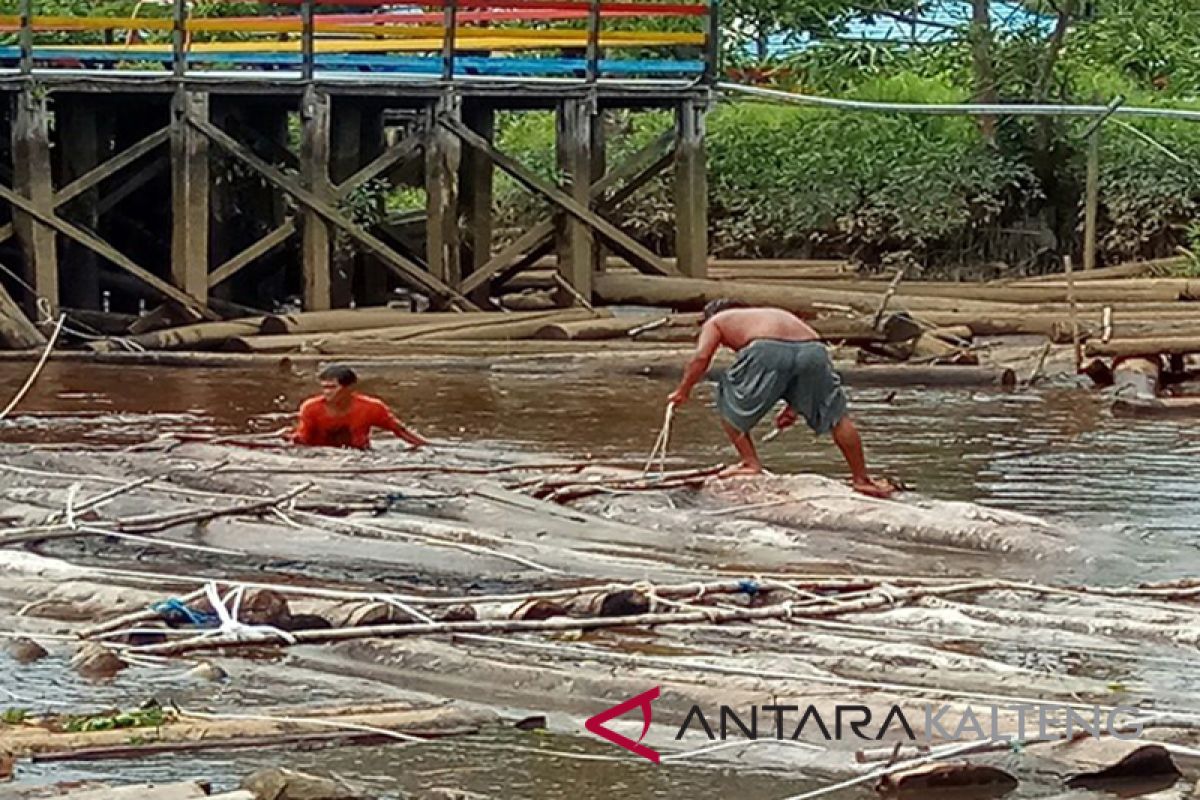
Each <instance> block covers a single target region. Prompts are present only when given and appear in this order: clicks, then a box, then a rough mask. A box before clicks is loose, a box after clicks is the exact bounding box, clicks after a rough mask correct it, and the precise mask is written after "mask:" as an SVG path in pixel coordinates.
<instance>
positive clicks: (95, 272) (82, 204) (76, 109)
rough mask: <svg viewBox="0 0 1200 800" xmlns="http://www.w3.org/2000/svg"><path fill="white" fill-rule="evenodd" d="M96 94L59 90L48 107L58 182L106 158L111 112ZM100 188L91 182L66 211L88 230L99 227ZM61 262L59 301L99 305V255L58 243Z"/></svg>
mask: <svg viewBox="0 0 1200 800" xmlns="http://www.w3.org/2000/svg"><path fill="white" fill-rule="evenodd" d="M105 110H106V105H105V104H104V102H103V100H102V99H97V98H94V97H91V96H89V95H61V96H59V98H57V103H56V107H55V109H54V118H55V126H54V127H55V130H54V133H55V136H56V138H57V144H58V147H59V150H58V153H59V160H60V166H61V167H62V182H63V183H64V184H66V185H70V184H71V183H72V182H73V181H75V180H76V179H78V178H80V177H82V176H84V175H86V174H87V173H89V172H91V171H92V170H93V169H95V168H96V167H98V166H100V165H101V164H103V163H104V162H106V161H107V160H108V159H109V158H111V157H112V155H113V152H112V145H113V126H112V117H111V116H110V115H109V114H107V113H105ZM100 199H101V192H100V190H99V189H98V188H96V187H92V188H90V189H88V190H87V191H85V192H83V193H82V194H81V195H80V196H79V199H78V200H77V201H76V202H75V203H74V205H73V206H72V216H73V217H74V218H75V219H76V220H78V221H79V222H80V224H82V225H83V227H85V228H86V229H88V230H92V231H97V232H100V231H101V210H100V208H101V206H100ZM62 253H63V261H64V263H66V264H70V265H71V266H70V280H69V281H66V282H65V283H64V284H63V286H62V303H63V305H64V306H69V307H71V308H74V309H92V310H95V309H99V308H100V260H99V258H98V257H97V255H96V253H95V252H94V251H93V250H91V249H90V248H87V247H84V246H82V245H80V244H78V243H77V242H71V241H67V242H63V248H62Z"/></svg>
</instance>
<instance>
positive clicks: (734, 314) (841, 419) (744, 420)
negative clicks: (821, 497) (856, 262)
mask: <svg viewBox="0 0 1200 800" xmlns="http://www.w3.org/2000/svg"><path fill="white" fill-rule="evenodd" d="M818 338H819V337H818V335H817V332H816V331H814V330H813V329H812V328H811V327H809V326H808V325H806V324H804V323H803V322H801V321H800V319H798V318H797V317H796V316H795V315H793V314H791V313H789V312H787V311H783V310H781V309H778V308H739V307H737V304H735V303H733V302H731V301H729V300H714V301H712V302H711V303H709V304H708V305H707V306H705V307H704V326H703V327H702V328H701V329H700V338H699V340H698V342H697V345H696V354H695V355H694V356H693V357H692V360H691V361H690V362H688V365H687V368H686V369H685V370H684V373H683V380H681V381H680V382H679V388H677V389H676V390H675V391H674V392H672V393H671V394H670V396H669V397H668V401H669V402H670V403H672V404H674V405H681V404H683V403H686V402H687V401H688V398H689V397H690V396H691V393H692V387H694V386H695V385H696V384H697V383H698V382H699V381H700V379H701V378H703V377H704V375H705V373H707V372H708V367H709V364H710V363H712V359H713V356H714V355H716V352H717V350H718V349H719V348H720V347H721V346H722V345H724V346H725V347H728V348H729V349H730V350H733V351H735V352H737V359H736V360H735V361H734V363H733V366H732V367H730V368H729V370H727V371H726V372H725V374H724V375H722V376H721V378H720V380H719V382H718V384H717V409H718V411H719V412H720V414H721V426H722V427H723V428H724V429H725V434H726V435H727V436H728V437H729V441H731V442H732V443H733V446H734V448H736V449H737V452H738V455H739V456H741V463H740V464H738V465H737V466H736V467H733V468H731V469H730V470H727V471H726V472H725V473H723V474H725V475H757V474H759V473H761V472H762V463H761V462H760V461H759V460H758V453H757V452H756V451H755V449H754V441H753V440H752V439H751V438H750V430H751V429H752V428H753V427H754V426H755V425H756V424H757V423H758V421H759V420H761V419H762V418H763V416H764V415H766V413H767V412H768V411H770V410H771V408H772V407H773V406H774V405H775V404H776V403H777V402H779V401H780V400H786V401H787V405H786V406H785V407H784V409H783V410H782V411H781V412H780V413H779V415H778V416H776V418H775V425H776V427H778V428H781V429H782V428H787V427H790V426H791V425H794V424H795V423H796V420H797V419H798V418H799V417H800V416H803V417H804V419H805V421H806V422H807V423H808V426H809V427H810V428H812V429H813V431H814V432H816V433H818V434H825V433H831V434H832V435H833V441H834V442H835V443H836V444H837V446H838V448H839V449H840V450H841V451H842V455H843V457H845V459H846V463H847V464H849V466H850V476H851V484H852V485H853V486H854V488H855V490H856V491H859V492H861V493H863V494H866V495H871V496H872V497H889V496H890V495H892V494H893V493H894V492H895V491H896V489H895V487H894V486H892V485H891V484H890V483H888V482H886V481H883V480H877V479H875V478H872V477H871V476H870V474H869V473H868V472H867V464H866V459H865V457H864V456H863V448H862V440H861V439H860V438H859V435H858V429H857V428H855V426H854V423H853V422H852V421H851V419H850V417H849V415H848V414H847V413H846V393H845V392H844V391H842V382H841V378H839V377H838V374H837V372H835V371H834V369H833V362H832V361H831V360H830V358H829V353H828V352H827V351H826V350H825V346H824V345H823V344H822V343H821V342H820V341H818Z"/></svg>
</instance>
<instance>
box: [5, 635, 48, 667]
mask: <svg viewBox="0 0 1200 800" xmlns="http://www.w3.org/2000/svg"><path fill="white" fill-rule="evenodd" d="M4 650H5V652H6V653H8V655H9V657H11V658H12V660H13V661H16V662H17V663H18V664H32V663H33V662H35V661H40V660H41V659H43V658H45V657H46V656H48V655H50V654H49V653H48V652H47V651H46V648H44V647H42V646H41V645H40V644H38V643H37V642H35V641H33V640H32V639H26V638H21V639H13V640H12V641H10V642H9V643H8V644H7V645H6V646H5V648H4Z"/></svg>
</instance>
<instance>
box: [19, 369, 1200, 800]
mask: <svg viewBox="0 0 1200 800" xmlns="http://www.w3.org/2000/svg"><path fill="white" fill-rule="evenodd" d="M27 371H28V367H27V365H20V364H7V363H5V364H0V386H3V387H15V386H17V385H19V383H20V382H21V381H22V380H23V378H24V376H25V375H26V373H27ZM361 374H362V377H363V380H362V389H363V390H364V391H367V392H370V393H372V394H376V395H378V396H380V397H382V398H384V399H385V400H387V401H388V402H389V403H390V404H391V405H392V406H393V407H394V408H395V409H396V410H397V412H398V413H399V414H400V415H401V416H402V417H403V418H404V419H405V420H406V422H408V423H409V424H410V425H411V426H412V427H414V428H415V429H417V430H419V431H420V432H422V433H423V434H425V435H426V436H428V437H431V438H434V439H450V440H458V441H470V442H472V443H477V444H478V443H489V442H492V443H497V444H502V445H505V446H521V447H525V448H528V449H530V450H537V451H542V452H549V453H554V454H556V455H562V456H567V457H573V458H578V457H583V456H589V455H590V456H599V457H607V458H624V459H628V458H641V457H644V456H645V455H646V453H647V452H648V450H649V448H650V446H651V445H652V444H653V442H654V439H655V436H656V435H657V432H658V429H659V426H660V425H661V422H662V410H663V402H664V400H665V398H666V395H667V393H668V392H669V391H670V390H671V388H672V385H671V383H670V382H669V381H666V380H663V379H655V378H650V377H636V376H629V375H625V374H621V375H617V374H611V375H603V374H596V373H594V372H593V373H587V374H566V373H553V372H551V373H547V372H545V371H542V372H538V373H533V372H527V371H522V370H518V369H491V370H479V369H470V370H468V369H462V370H458V369H447V368H438V369H418V368H412V369H399V368H395V367H391V368H387V369H384V368H380V367H376V368H364V369H362V370H361ZM315 389H316V384H315V379H314V376H313V374H312V370H311V369H308V368H303V367H294V366H293V367H287V368H266V367H264V368H262V369H228V368H223V369H200V368H189V369H173V370H167V369H158V368H141V367H124V366H121V367H118V366H95V365H79V364H65V363H58V362H54V363H51V364H49V365H48V366H47V369H46V371H45V372H44V373H43V375H42V377H41V379H40V380H39V382H38V383H37V385H36V386H35V387H34V389H33V391H32V392H31V393H30V395H29V396H28V398H27V399H26V401H25V402H24V403H23V404H22V406H21V413H19V414H18V415H17V416H16V417H15V418H14V419H12V420H10V421H9V422H8V423H4V424H3V426H2V427H0V441H10V442H11V441H26V442H41V443H51V442H58V443H72V444H79V445H81V446H89V445H92V446H109V445H113V444H120V443H133V442H138V441H145V440H147V439H151V438H153V437H154V436H156V435H159V434H162V433H168V432H172V431H188V432H193V433H195V432H202V433H222V434H224V433H245V432H264V431H269V430H273V429H276V428H279V427H280V426H282V425H285V424H287V423H288V422H289V421H290V419H291V415H292V412H293V411H294V409H295V408H296V406H297V405H298V404H299V402H300V401H301V400H302V399H303V398H304V397H306V396H307V395H309V394H311V393H313V392H314V391H315ZM3 394H4V395H5V396H7V394H8V392H7V391H5V392H3ZM851 398H852V401H851V402H852V409H853V411H854V413H855V415H856V419H857V420H858V422H859V426H860V428H861V429H862V432H863V438H864V441H865V442H866V446H867V451H868V456H869V459H870V460H871V462H872V463H873V465H874V466H876V467H878V468H879V469H881V470H883V471H885V472H887V473H889V474H894V475H897V476H899V477H901V478H903V479H904V480H905V482H906V483H908V484H909V485H910V486H912V487H913V488H914V489H915V490H917V491H919V492H921V493H923V494H926V495H929V496H933V497H937V498H941V499H955V500H969V501H975V502H979V503H983V504H987V505H992V506H996V507H1001V508H1005V509H1010V510H1015V511H1020V512H1026V513H1030V514H1035V515H1039V516H1043V517H1046V518H1048V519H1051V520H1062V521H1066V522H1069V523H1071V524H1073V525H1075V526H1076V527H1077V528H1078V529H1079V531H1080V536H1081V537H1083V542H1084V545H1085V547H1086V548H1088V549H1089V550H1091V551H1093V552H1095V553H1097V554H1102V555H1111V556H1113V557H1112V558H1101V559H1097V560H1094V561H1089V562H1088V563H1089V564H1092V565H1094V566H1092V567H1087V569H1090V570H1092V572H1091V573H1089V574H1082V575H1080V574H1074V575H1071V576H1069V577H1070V578H1071V579H1073V580H1086V581H1090V582H1093V583H1110V584H1111V583H1127V582H1136V581H1158V580H1167V579H1171V578H1179V577H1188V576H1195V575H1197V574H1200V525H1197V523H1196V520H1197V518H1198V516H1200V493H1197V491H1196V486H1197V480H1198V479H1200V467H1198V466H1197V464H1198V463H1200V462H1198V460H1197V455H1200V429H1198V428H1197V427H1196V426H1195V425H1193V424H1190V423H1189V422H1187V421H1164V420H1128V419H1116V418H1114V417H1113V416H1112V415H1111V413H1110V412H1109V410H1108V403H1107V402H1106V401H1105V399H1104V398H1102V397H1099V396H1097V395H1094V394H1092V393H1090V392H1087V391H1081V390H1077V389H1046V390H1040V391H1036V392H1019V393H1007V392H1001V391H991V390H977V391H972V390H964V389H954V390H931V389H923V388H915V387H909V388H903V389H899V390H895V391H891V390H884V389H861V390H854V391H852V392H851ZM708 401H709V394H708V392H707V390H699V391H698V392H697V395H696V398H695V399H694V400H693V402H692V403H691V404H689V405H688V406H686V407H684V408H683V409H682V410H681V412H680V414H679V415H678V416H677V418H676V422H675V425H674V433H673V436H672V440H671V450H670V455H671V456H672V457H673V458H677V459H680V460H681V461H682V462H684V463H687V464H692V465H706V464H711V463H715V462H717V461H722V460H729V459H730V456H731V451H730V450H729V449H728V445H727V443H726V442H725V441H724V439H723V436H722V434H721V432H720V430H719V429H718V427H717V425H716V420H715V417H714V416H713V413H712V411H711V409H710V408H709V407H708ZM762 455H763V458H764V461H765V463H766V464H767V466H768V468H769V469H772V470H775V471H780V472H802V471H803V472H816V473H821V474H825V475H831V476H840V475H842V474H843V466H842V464H841V461H840V456H839V455H838V453H837V451H836V449H835V448H834V447H833V446H832V444H831V443H829V442H828V441H827V440H820V439H816V438H814V437H812V436H811V435H809V434H808V433H807V432H804V431H799V430H796V431H793V432H789V433H788V434H787V435H785V436H782V437H780V438H779V439H777V440H776V441H775V442H773V443H771V444H769V445H766V446H764V447H763V449H762ZM931 557H933V556H931ZM1038 577H1039V578H1044V577H1045V576H1044V575H1039V576H1038ZM46 669H48V670H52V669H53V665H52V663H51V665H50V666H47V667H46ZM11 670H12V667H11V665H10V664H8V662H7V661H6V660H5V657H3V656H0V686H11V687H14V691H15V690H17V689H18V688H19V687H20V686H21V684H24V685H25V686H26V687H29V686H32V687H35V688H37V687H38V686H39V685H41V686H42V687H45V686H48V685H53V684H54V681H75V680H76V679H74V678H73V677H70V678H68V677H64V674H63V673H62V672H61V671H60V672H56V673H54V677H53V679H51V677H50V675H49V674H47V676H44V677H45V678H46V681H45V682H43V681H40V680H36V679H32V680H31V676H30V675H29V673H28V672H25V673H21V674H22V681H21V682H20V683H18V682H17V681H9V680H8V679H7V678H6V677H5V674H6V673H8V675H9V676H12V675H13V672H12V671H11ZM66 675H71V673H66ZM123 680H125V679H123ZM139 688H144V687H134V686H130V685H128V684H126V683H124V682H121V681H119V682H118V683H116V684H111V685H109V686H108V687H106V688H104V689H99V690H98V689H96V687H91V686H89V685H86V684H78V685H72V686H63V685H59V686H57V687H56V689H55V691H57V692H60V693H61V694H62V696H64V697H67V699H72V698H73V697H77V698H78V699H79V700H84V699H85V698H88V697H91V699H92V700H93V702H97V703H101V704H103V703H105V702H108V703H110V704H116V703H120V704H122V705H128V704H129V703H128V702H122V699H123V697H126V696H127V694H124V693H137V692H138V691H139ZM208 691H210V690H207V689H200V688H197V689H196V692H197V693H198V698H200V699H203V697H204V694H205V692H208ZM96 692H99V693H98V694H96ZM34 693H35V694H37V693H38V692H36V691H35V692H34ZM89 693H91V694H89ZM319 694H320V693H319V692H317V695H318V696H319ZM135 696H136V697H138V698H139V699H140V698H141V697H143V696H145V692H144V691H143V692H141V693H140V694H135ZM3 702H4V701H3V698H0V704H2V703H3ZM530 739H531V737H530V736H529V735H527V734H500V735H498V738H496V739H493V740H489V741H487V742H482V743H480V744H482V745H488V747H477V748H476V750H475V751H472V750H471V748H467V749H466V750H462V749H456V748H455V747H453V746H452V745H436V746H430V747H425V746H422V747H420V748H402V749H396V748H345V749H342V750H328V751H317V752H311V753H303V752H296V753H286V754H284V756H283V757H282V758H281V760H282V761H284V762H286V763H287V764H288V765H289V766H293V767H296V768H305V767H312V768H316V769H324V770H327V771H328V770H331V771H334V772H339V773H342V774H347V775H358V776H361V777H363V778H365V779H366V780H367V782H368V783H369V784H371V785H372V786H374V787H377V788H379V789H380V790H382V791H407V790H415V789H420V788H426V787H428V786H432V785H452V786H459V787H462V788H467V789H471V790H473V791H477V792H482V793H484V794H491V795H493V796H497V797H500V796H504V797H548V798H551V797H562V798H571V800H592V798H596V800H599V798H607V797H622V796H624V797H663V798H674V797H688V796H693V795H695V794H696V792H697V791H705V792H708V793H726V792H729V793H734V792H736V793H740V794H747V795H755V796H760V797H764V798H776V797H784V796H786V795H787V794H789V793H790V792H794V791H798V790H799V789H800V788H801V787H803V786H805V783H804V782H803V781H802V780H800V779H799V778H797V777H796V776H791V775H781V774H779V773H767V774H750V775H747V774H746V773H745V772H744V771H740V770H738V771H733V770H729V769H720V770H703V771H700V772H697V771H696V770H695V769H686V770H685V769H681V768H675V769H670V770H667V769H663V770H657V769H654V768H651V767H649V766H647V767H645V768H643V767H641V766H638V765H632V766H627V765H613V764H609V763H604V762H588V761H572V760H564V759H562V758H557V757H553V756H549V755H548V756H546V757H544V758H543V757H538V756H531V755H529V753H528V752H525V753H524V754H523V755H520V756H517V755H514V754H512V753H509V751H507V750H506V749H505V748H507V747H509V746H510V745H513V744H519V745H520V746H521V747H522V748H525V749H526V751H527V749H528V748H529V747H531V746H532V747H545V748H550V749H558V750H564V749H586V750H592V751H595V752H605V753H607V752H609V751H608V750H607V749H606V748H604V747H603V746H597V745H596V744H594V743H592V742H590V741H583V742H581V741H576V740H570V739H568V740H566V741H564V740H563V739H562V737H551V739H550V740H548V741H541V740H537V741H533V742H531V741H530ZM510 740H511V741H510ZM263 759H264V756H260V755H259V754H232V755H222V756H221V757H220V758H217V757H205V758H198V757H197V758H192V757H189V758H188V759H187V761H186V763H185V764H181V763H180V762H179V760H178V759H177V758H170V757H158V758H153V759H148V760H145V761H142V762H139V763H138V764H137V765H136V766H133V765H131V764H129V763H117V762H113V763H110V764H104V763H97V764H94V765H72V766H70V767H69V768H64V767H63V766H59V765H46V766H44V767H39V768H38V770H37V772H36V775H37V776H38V777H40V778H41V779H43V780H48V779H51V778H54V779H59V778H62V779H66V778H76V777H85V776H96V775H106V774H107V775H114V774H118V775H121V776H123V777H124V778H129V779H132V778H145V779H160V778H165V777H179V776H181V775H188V776H210V777H213V776H215V777H218V779H227V778H230V777H232V776H236V775H240V774H244V773H245V772H247V771H249V769H251V768H253V766H255V765H257V764H259V763H265V762H264V761H263ZM51 767H53V769H51ZM697 776H699V777H697ZM846 796H863V797H866V796H870V793H869V792H868V793H863V794H858V795H854V794H851V795H846Z"/></svg>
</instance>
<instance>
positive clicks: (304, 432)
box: [291, 403, 317, 445]
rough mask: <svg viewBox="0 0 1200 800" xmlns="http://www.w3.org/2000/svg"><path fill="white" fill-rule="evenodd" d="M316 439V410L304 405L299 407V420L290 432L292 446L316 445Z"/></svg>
mask: <svg viewBox="0 0 1200 800" xmlns="http://www.w3.org/2000/svg"><path fill="white" fill-rule="evenodd" d="M316 438H317V426H316V409H315V408H313V407H312V406H311V405H310V404H308V403H304V404H303V405H301V406H300V419H299V420H298V421H297V422H296V427H295V428H294V429H292V431H291V439H292V444H303V445H312V444H316Z"/></svg>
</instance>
